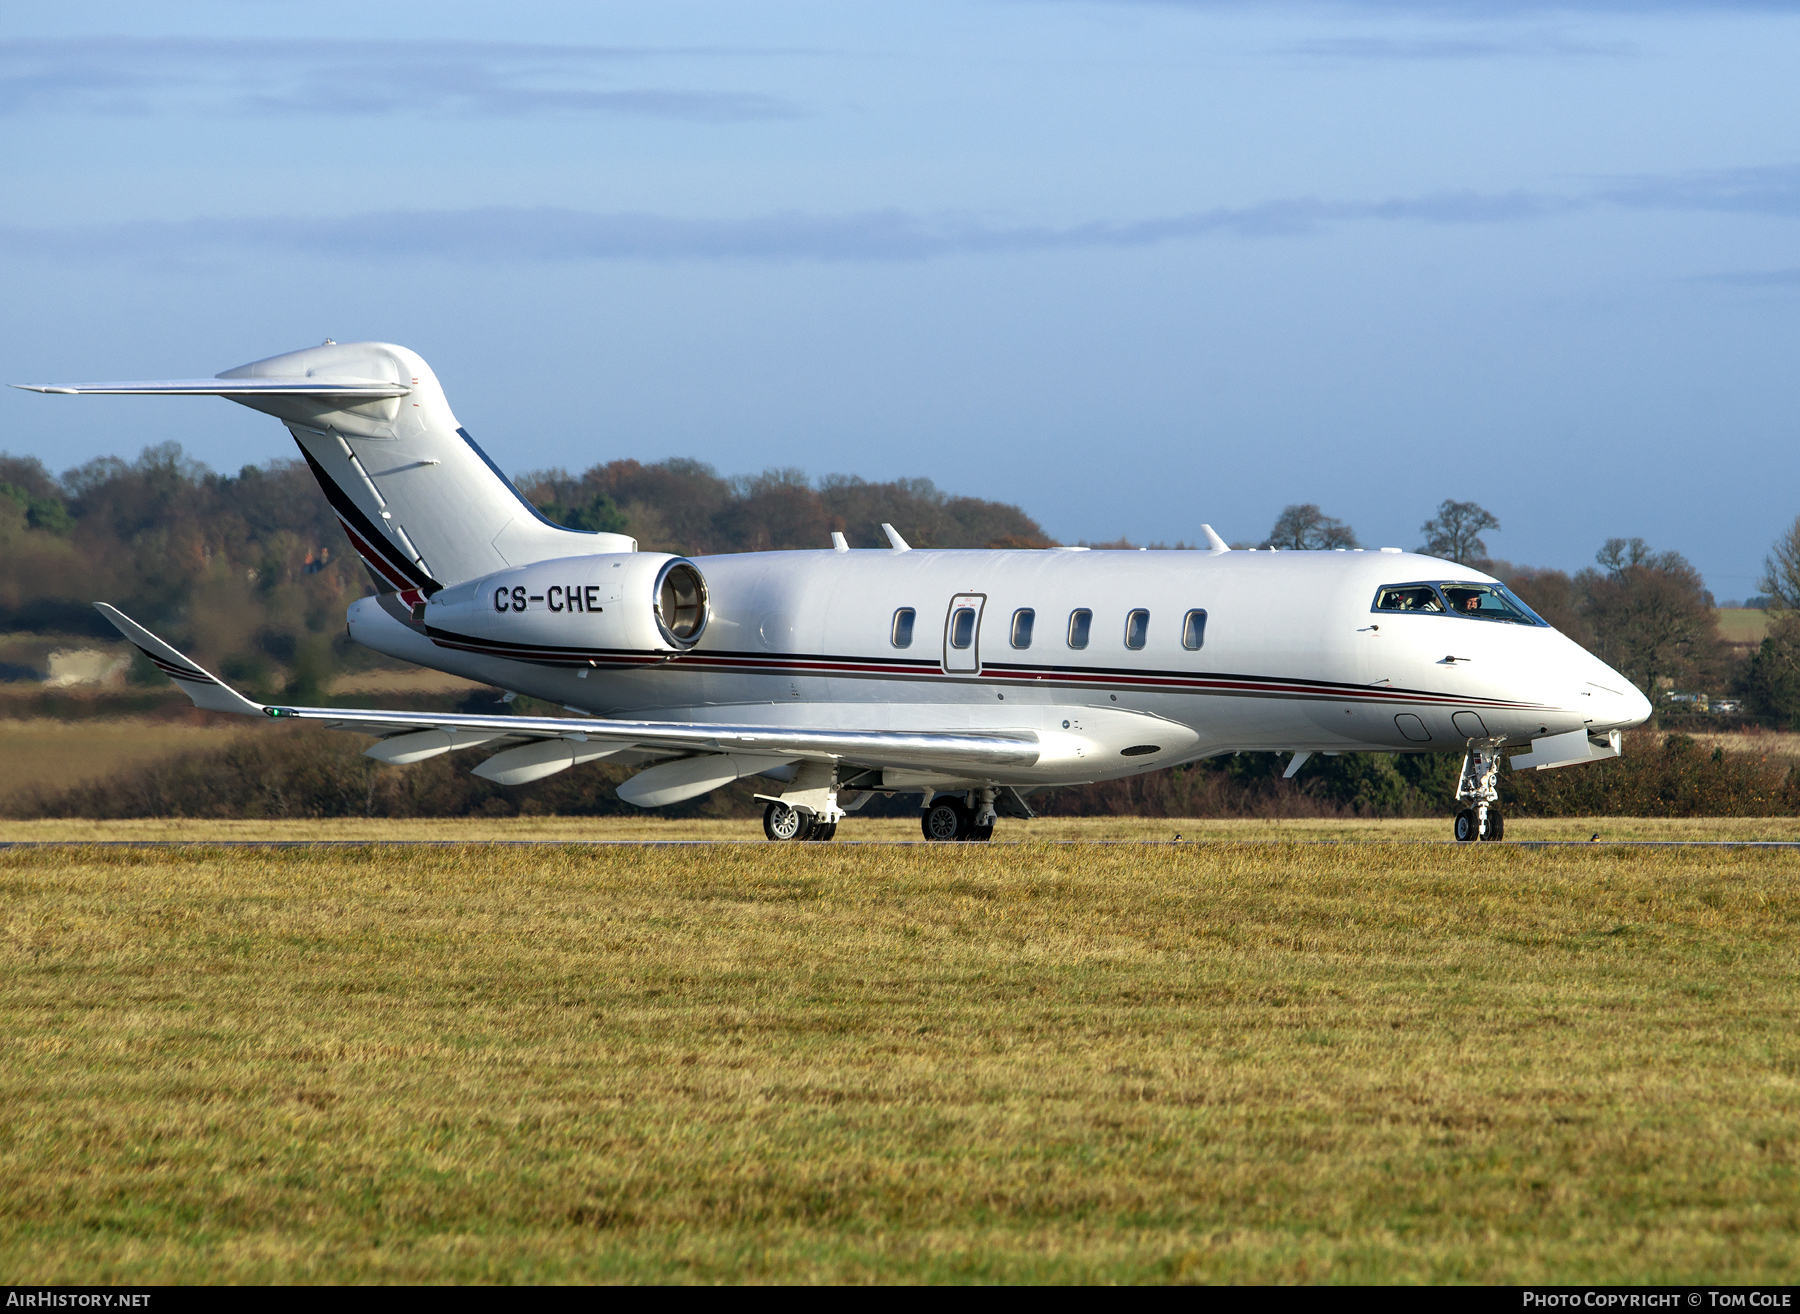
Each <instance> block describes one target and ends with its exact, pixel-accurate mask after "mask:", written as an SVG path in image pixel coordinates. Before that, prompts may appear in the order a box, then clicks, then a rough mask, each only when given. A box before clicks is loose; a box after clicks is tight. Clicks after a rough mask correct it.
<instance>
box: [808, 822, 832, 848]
mask: <svg viewBox="0 0 1800 1314" xmlns="http://www.w3.org/2000/svg"><path fill="white" fill-rule="evenodd" d="M835 834H837V822H835V821H834V822H832V823H831V824H830V825H826V824H824V823H823V822H818V821H815V822H813V828H812V834H810V835H808V836H807V837H806V838H807V839H809V840H816V841H818V842H820V843H823V842H824V841H826V840H829V839H830V838H831V837H832V836H833V835H835Z"/></svg>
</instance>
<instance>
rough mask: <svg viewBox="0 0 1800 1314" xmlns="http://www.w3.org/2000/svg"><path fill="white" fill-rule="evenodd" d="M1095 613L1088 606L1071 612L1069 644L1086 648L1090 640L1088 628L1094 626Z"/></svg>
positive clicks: (1073, 646)
mask: <svg viewBox="0 0 1800 1314" xmlns="http://www.w3.org/2000/svg"><path fill="white" fill-rule="evenodd" d="M1093 624H1094V613H1093V612H1091V611H1089V610H1088V609H1087V608H1086V607H1080V608H1077V609H1076V610H1074V611H1072V612H1070V613H1069V646H1070V647H1071V648H1085V647H1087V641H1088V630H1090V629H1091V628H1093Z"/></svg>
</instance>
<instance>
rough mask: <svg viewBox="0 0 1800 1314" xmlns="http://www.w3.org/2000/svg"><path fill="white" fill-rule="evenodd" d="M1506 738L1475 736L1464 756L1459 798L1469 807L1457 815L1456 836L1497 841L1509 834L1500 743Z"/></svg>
mask: <svg viewBox="0 0 1800 1314" xmlns="http://www.w3.org/2000/svg"><path fill="white" fill-rule="evenodd" d="M1505 742H1506V740H1505V739H1471V740H1470V741H1469V751H1468V754H1467V755H1466V756H1465V757H1464V758H1463V769H1462V779H1461V780H1459V781H1458V782H1457V786H1456V801H1457V802H1458V803H1464V804H1467V805H1468V806H1466V807H1464V808H1463V809H1462V810H1461V811H1459V812H1458V813H1457V814H1456V838H1457V839H1458V840H1461V841H1465V842H1472V841H1476V840H1497V839H1500V838H1502V837H1503V836H1504V835H1505V834H1506V818H1505V817H1503V816H1501V815H1500V745H1501V744H1504V743H1505Z"/></svg>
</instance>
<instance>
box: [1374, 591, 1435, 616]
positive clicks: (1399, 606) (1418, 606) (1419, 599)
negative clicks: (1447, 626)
mask: <svg viewBox="0 0 1800 1314" xmlns="http://www.w3.org/2000/svg"><path fill="white" fill-rule="evenodd" d="M1375 610H1376V611H1430V612H1437V613H1439V614H1442V613H1443V610H1444V600H1443V599H1442V598H1440V597H1438V593H1437V590H1436V589H1434V588H1432V587H1431V585H1429V584H1398V585H1395V586H1393V587H1391V588H1385V589H1382V590H1381V591H1380V592H1379V593H1377V594H1376V595H1375Z"/></svg>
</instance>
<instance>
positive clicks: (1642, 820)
mask: <svg viewBox="0 0 1800 1314" xmlns="http://www.w3.org/2000/svg"><path fill="white" fill-rule="evenodd" d="M1506 834H1507V838H1508V839H1509V840H1583V841H1586V840H1589V839H1591V838H1593V837H1594V836H1595V835H1598V836H1600V838H1601V839H1602V840H1609V841H1610V840H1708V841H1723V840H1735V841H1758V840H1800V817H1562V818H1543V819H1534V818H1518V819H1512V818H1509V819H1508V820H1507V823H1506ZM994 835H995V842H996V843H1000V844H1007V845H1016V844H1020V843H1033V842H1040V841H1044V840H1052V841H1120V840H1133V841H1166V840H1173V839H1174V838H1175V837H1176V836H1178V835H1179V836H1180V837H1181V838H1182V839H1183V840H1184V841H1194V840H1230V841H1240V842H1242V841H1253V842H1262V843H1269V842H1302V841H1313V840H1361V841H1368V840H1378V841H1389V842H1402V841H1420V842H1439V841H1447V840H1449V838H1450V820H1449V818H1448V817H1434V818H1401V819H1387V820H1361V819H1355V818H1349V819H1342V820H1318V819H1302V820H1285V821H1245V820H1236V819H1224V820H1206V819H1201V818H1194V817H1187V818H1182V817H1041V818H1039V819H1038V820H1036V821H1029V822H1018V821H1004V820H1003V821H1002V822H1001V823H1000V824H999V826H998V828H997V829H996V830H995V832H994ZM919 839H920V834H919V823H918V822H917V821H914V820H912V819H911V818H909V817H903V818H866V819H865V818H859V817H851V818H850V819H849V820H848V821H845V822H844V823H843V824H842V825H841V826H839V827H838V833H837V840H836V841H835V842H836V843H837V844H839V845H843V844H850V843H855V842H857V841H884V842H890V843H894V842H903V843H910V842H912V841H916V840H919ZM119 840H149V841H155V842H158V843H170V842H173V843H197V842H204V841H207V840H240V841H241V840H333V841H339V842H341V841H345V840H359V841H375V840H431V841H436V842H444V841H455V842H459V843H479V842H481V841H485V840H505V841H510V842H513V843H519V842H522V841H529V840H607V841H646V840H648V841H691V840H715V841H741V842H745V843H758V844H760V843H763V842H764V841H763V833H762V823H761V822H760V821H757V820H753V819H737V820H723V821H718V820H710V819H703V818H681V819H672V818H668V817H664V816H662V815H661V814H659V813H655V812H644V813H638V814H633V815H626V816H615V817H500V818H494V817H446V818H399V819H379V818H378V819H375V820H365V819H363V818H360V817H356V818H324V819H320V820H311V821H284V820H249V821H211V820H198V821H196V820H187V819H182V818H161V817H146V818H140V819H134V820H126V821H86V820H80V819H52V820H44V821H10V820H4V819H0V843H5V842H9V841H25V842H70V841H73V842H77V843H89V842H95V841H119Z"/></svg>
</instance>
